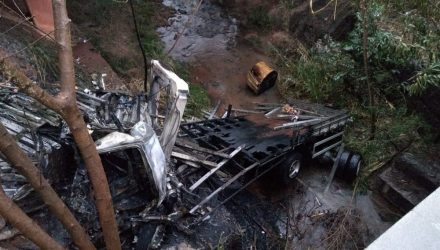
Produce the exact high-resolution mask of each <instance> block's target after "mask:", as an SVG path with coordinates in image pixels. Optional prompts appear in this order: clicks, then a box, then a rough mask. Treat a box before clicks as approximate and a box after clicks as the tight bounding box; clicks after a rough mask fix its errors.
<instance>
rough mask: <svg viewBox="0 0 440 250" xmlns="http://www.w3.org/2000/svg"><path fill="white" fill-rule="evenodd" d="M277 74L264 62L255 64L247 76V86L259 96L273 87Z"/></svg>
mask: <svg viewBox="0 0 440 250" xmlns="http://www.w3.org/2000/svg"><path fill="white" fill-rule="evenodd" d="M277 78H278V72H276V71H275V70H273V69H272V68H271V67H269V65H267V64H266V63H265V62H259V63H257V64H255V65H254V66H253V67H252V69H251V70H250V71H249V73H248V75H247V85H248V86H249V88H250V89H252V91H253V92H254V93H255V94H256V95H259V94H261V93H263V92H264V91H266V90H268V89H270V88H271V87H273V85H275V83H276V81H277Z"/></svg>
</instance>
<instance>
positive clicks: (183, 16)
mask: <svg viewBox="0 0 440 250" xmlns="http://www.w3.org/2000/svg"><path fill="white" fill-rule="evenodd" d="M163 4H164V5H166V6H169V7H171V8H174V9H175V11H176V13H175V15H174V16H173V17H171V18H170V19H169V26H167V27H161V28H158V30H157V32H158V33H159V35H160V37H161V39H162V41H163V42H164V43H165V47H166V51H169V50H171V51H170V55H171V56H172V57H173V58H175V59H177V60H180V61H183V62H186V63H188V64H189V66H190V71H191V72H190V73H191V77H192V79H191V80H192V82H193V83H197V84H202V85H203V86H204V87H205V88H206V89H207V91H208V94H209V96H210V98H211V100H212V103H213V104H215V103H217V101H218V100H220V101H221V102H222V106H221V110H224V108H225V107H227V105H228V104H232V105H233V106H234V107H237V108H246V107H250V106H253V104H252V103H253V102H278V101H279V98H280V95H279V93H278V90H277V89H276V87H274V88H272V89H270V90H269V91H267V92H265V93H263V94H262V95H260V96H255V95H254V94H253V93H252V92H251V91H250V90H249V89H248V88H247V86H246V74H247V72H248V70H249V69H250V68H251V67H252V66H253V65H254V64H255V63H257V62H258V61H266V62H268V63H269V64H271V63H272V61H271V59H270V58H269V57H267V56H266V55H263V54H261V53H259V52H257V51H255V50H254V49H252V48H250V47H248V46H246V45H245V44H243V43H242V42H241V41H240V37H241V33H240V30H239V24H238V21H237V20H236V19H235V18H234V17H231V16H228V15H227V13H225V12H224V11H223V10H222V9H221V8H220V7H219V6H217V5H215V4H213V3H212V2H210V1H209V0H204V1H203V2H202V4H201V5H200V7H199V8H198V11H195V10H196V9H197V6H198V4H199V1H195V0H193V1H189V0H164V2H163ZM194 13H195V14H194ZM176 40H177V42H176Z"/></svg>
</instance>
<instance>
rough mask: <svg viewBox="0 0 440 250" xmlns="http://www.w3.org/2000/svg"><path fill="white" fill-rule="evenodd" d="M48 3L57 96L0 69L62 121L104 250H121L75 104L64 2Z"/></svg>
mask: <svg viewBox="0 0 440 250" xmlns="http://www.w3.org/2000/svg"><path fill="white" fill-rule="evenodd" d="M52 4H53V13H54V21H55V38H56V41H57V42H58V44H59V46H58V47H59V53H58V59H59V68H60V80H61V84H60V92H59V93H58V95H57V96H56V97H54V96H52V95H50V94H48V93H47V92H46V91H45V90H43V89H41V88H40V87H39V86H37V85H36V84H34V83H33V82H32V81H31V80H30V79H29V78H28V77H27V76H26V75H24V73H23V72H21V71H20V70H18V69H17V67H15V66H14V65H13V64H12V63H11V62H10V61H8V59H5V60H3V61H2V62H0V69H1V70H2V71H3V73H4V74H5V76H6V77H8V78H9V79H10V81H11V82H14V83H15V84H16V86H17V87H18V88H19V90H20V91H22V92H24V93H25V94H27V95H29V96H31V97H33V98H35V99H36V100H37V101H39V102H40V103H42V104H44V105H45V106H47V107H48V108H50V109H52V110H54V111H55V112H57V113H58V114H60V115H61V117H62V118H63V119H65V120H66V122H67V124H68V125H69V128H70V130H71V132H72V135H73V137H74V139H75V142H76V144H77V146H78V148H79V151H80V153H81V156H82V157H83V160H84V162H85V165H86V168H87V172H88V175H89V177H90V181H91V183H92V187H93V190H94V196H95V200H96V207H97V209H98V214H99V220H100V225H101V228H102V232H103V236H104V241H105V244H106V248H107V249H108V250H119V249H121V244H120V240H119V233H118V227H117V223H116V219H115V214H114V210H113V204H112V199H111V195H110V189H109V187H108V182H107V177H106V175H105V172H104V167H103V166H102V162H101V158H100V157H99V154H98V152H97V150H96V146H95V143H94V141H93V139H92V138H91V136H90V135H89V133H88V130H87V126H86V123H85V122H84V119H83V117H82V115H81V113H80V111H79V109H78V107H77V103H76V93H75V75H74V66H73V57H72V46H71V37H70V19H69V18H68V16H67V10H66V2H65V0H53V1H52Z"/></svg>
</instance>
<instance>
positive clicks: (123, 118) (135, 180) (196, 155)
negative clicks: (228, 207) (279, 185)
mask: <svg viewBox="0 0 440 250" xmlns="http://www.w3.org/2000/svg"><path fill="white" fill-rule="evenodd" d="M151 65H152V67H151V74H150V83H151V84H150V92H149V93H148V94H141V95H131V94H127V93H121V92H111V91H104V90H102V89H100V90H97V91H90V90H88V89H79V90H78V91H77V98H78V106H79V108H80V109H81V111H82V112H83V114H84V118H85V120H86V122H87V124H88V127H89V129H90V132H91V133H92V136H93V137H94V139H95V140H96V147H97V149H98V152H99V153H100V155H101V159H102V162H103V165H104V168H105V172H106V175H107V177H108V181H109V186H110V191H111V194H112V199H113V203H114V208H115V210H116V217H117V221H118V225H119V230H120V234H121V238H122V239H123V248H125V249H132V248H135V249H148V248H151V249H154V248H159V247H160V246H161V243H162V241H163V239H164V237H165V235H166V232H167V229H168V228H171V229H173V230H177V231H179V232H182V233H183V234H189V235H190V234H192V233H193V232H194V229H195V228H196V227H197V226H198V225H200V224H202V223H205V222H206V221H209V219H210V218H211V215H212V214H213V213H215V212H216V211H217V210H218V209H219V208H220V207H222V206H223V205H224V204H225V203H227V202H228V201H230V200H231V199H232V198H233V197H235V196H236V195H237V194H238V193H240V192H241V191H242V190H244V189H246V188H247V187H248V186H249V185H250V184H252V183H254V182H255V181H257V180H258V179H259V178H260V177H262V176H264V175H266V174H268V173H275V175H276V176H277V180H279V181H280V182H283V183H284V184H288V183H289V182H291V181H292V180H293V179H294V178H295V177H296V176H297V175H298V173H299V172H300V170H301V168H302V167H304V166H305V163H306V162H307V161H309V160H312V159H317V158H326V159H330V160H332V161H335V162H336V164H335V166H337V168H335V170H336V172H337V174H338V175H339V176H341V177H343V178H345V179H347V180H349V181H350V180H353V179H354V178H355V177H356V176H357V174H358V172H359V168H360V164H361V158H360V156H359V155H357V154H354V153H352V152H349V151H344V152H342V150H339V153H336V152H338V149H341V148H342V146H341V145H342V137H343V134H344V128H345V126H346V125H347V123H348V122H349V119H350V117H349V115H348V114H347V113H346V112H345V111H341V110H337V109H333V108H329V107H324V106H322V105H318V104H311V103H307V102H303V101H291V102H290V103H289V104H256V108H255V111H253V112H252V113H251V114H247V115H234V114H233V113H232V109H231V108H230V109H228V112H227V113H226V114H225V115H224V118H215V119H208V120H201V121H196V122H184V119H183V114H184V110H185V105H186V101H187V96H188V94H190V93H189V91H188V85H187V84H186V83H185V81H183V80H182V79H181V78H179V77H178V76H177V75H176V74H174V73H173V72H171V71H169V70H167V69H165V68H164V67H162V65H160V63H159V62H158V61H154V60H153V61H152V63H151ZM0 99H1V103H0V105H1V110H2V112H1V113H0V120H1V122H2V123H3V124H4V125H5V126H6V127H7V129H8V131H9V132H10V133H12V134H13V135H15V137H16V138H17V141H18V143H19V145H20V147H21V148H22V149H23V150H24V151H25V152H26V153H27V154H28V155H29V156H30V157H31V158H32V159H33V160H34V162H35V164H36V165H37V166H38V167H40V168H42V169H43V173H44V174H45V175H46V177H47V178H48V179H49V180H50V181H51V182H52V185H53V186H54V188H55V189H56V190H57V191H58V192H59V193H60V195H61V196H62V198H63V200H64V201H65V202H66V204H67V205H68V206H69V207H70V209H71V210H72V211H73V212H74V213H75V215H76V217H77V218H78V220H79V221H80V222H81V224H82V225H84V227H85V228H86V230H87V231H88V233H89V234H90V235H91V237H92V239H93V241H94V242H95V243H96V244H97V245H98V246H99V245H100V244H102V235H101V234H100V230H99V223H98V222H97V221H96V219H95V218H96V208H95V207H94V203H93V199H92V190H91V187H90V185H89V181H88V177H87V174H86V170H85V168H84V166H83V163H82V161H81V159H80V157H79V156H78V154H77V152H76V149H75V145H74V142H73V140H72V138H71V137H70V132H69V130H68V127H67V126H66V124H65V122H64V121H62V120H61V119H60V118H59V116H58V115H57V114H55V113H53V112H51V111H50V110H46V109H45V108H44V107H42V106H41V105H39V104H37V103H36V102H35V100H33V99H31V98H29V97H27V96H25V95H23V94H20V93H17V92H16V91H15V89H14V87H13V86H11V87H10V88H4V89H3V90H2V93H1V95H0ZM61 165H62V168H61V167H60V166H61ZM0 166H1V179H2V185H3V188H4V189H5V191H6V192H7V194H8V195H9V196H10V197H11V198H12V199H14V201H16V202H17V203H18V204H19V205H20V206H21V207H23V208H24V210H25V211H26V212H27V213H29V214H33V215H36V214H38V215H40V216H43V214H47V210H46V209H45V208H44V204H43V203H42V202H41V200H40V199H39V198H38V196H37V195H36V194H35V191H33V190H32V188H31V187H30V185H29V184H27V183H26V180H25V178H24V177H22V176H21V175H19V174H18V173H16V172H15V170H14V169H13V168H11V166H9V165H8V163H7V162H6V161H1V162H0ZM44 216H47V215H44ZM49 221H50V220H49ZM48 224H50V226H47V227H46V228H47V230H48V231H49V233H50V234H51V235H55V238H57V239H63V240H64V242H65V245H66V246H68V245H69V244H71V242H70V240H69V239H68V237H67V236H66V233H65V232H64V231H63V230H59V228H60V226H59V225H58V226H56V225H55V226H54V225H53V223H48ZM55 224H56V223H55Z"/></svg>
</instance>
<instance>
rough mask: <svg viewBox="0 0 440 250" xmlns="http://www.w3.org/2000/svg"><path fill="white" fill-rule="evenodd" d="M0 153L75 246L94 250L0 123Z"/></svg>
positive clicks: (72, 217) (56, 196) (73, 219)
mask: <svg viewBox="0 0 440 250" xmlns="http://www.w3.org/2000/svg"><path fill="white" fill-rule="evenodd" d="M0 152H2V153H3V155H4V156H5V157H6V158H7V159H8V161H9V162H10V163H11V164H12V166H13V167H14V168H15V169H17V170H18V171H19V172H20V173H21V174H22V175H23V176H25V177H26V179H27V181H28V182H29V183H30V184H31V185H32V187H33V188H34V189H35V190H36V191H37V192H38V193H39V194H40V195H41V198H42V199H43V200H44V202H45V203H46V204H47V206H48V207H49V209H50V211H51V212H52V213H53V214H54V215H55V216H56V217H57V218H58V219H59V220H60V221H61V223H62V224H63V225H64V227H65V228H66V230H67V231H68V232H69V234H70V235H71V236H72V240H73V242H74V243H75V245H76V246H78V248H80V249H95V247H94V246H93V244H92V242H91V241H90V238H89V237H88V235H87V234H86V232H85V231H84V229H83V228H82V227H81V225H80V224H79V222H78V221H77V220H76V219H75V217H74V216H73V214H72V213H71V212H70V210H69V209H68V208H67V206H66V205H65V204H64V202H63V201H62V200H61V199H60V197H59V196H58V195H57V193H56V192H55V190H53V189H52V187H51V186H50V184H49V183H48V182H47V180H46V179H45V178H44V177H42V173H41V172H40V170H39V169H38V168H37V167H35V166H34V164H33V163H32V161H31V159H29V157H27V156H26V154H24V153H23V151H21V149H20V147H19V146H18V145H17V143H16V142H15V140H14V138H13V137H12V136H11V135H10V134H9V133H8V131H7V130H6V128H5V127H4V126H3V124H1V123H0Z"/></svg>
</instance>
